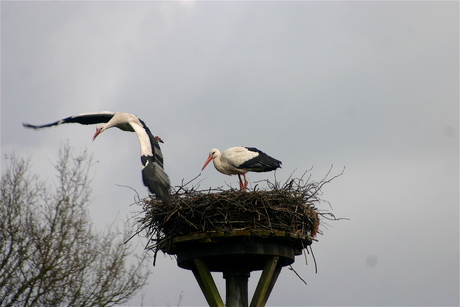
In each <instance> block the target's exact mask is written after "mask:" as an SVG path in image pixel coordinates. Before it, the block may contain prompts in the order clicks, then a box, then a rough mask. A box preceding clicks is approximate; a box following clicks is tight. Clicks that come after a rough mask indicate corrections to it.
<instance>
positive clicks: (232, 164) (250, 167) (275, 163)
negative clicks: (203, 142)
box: [201, 146, 281, 190]
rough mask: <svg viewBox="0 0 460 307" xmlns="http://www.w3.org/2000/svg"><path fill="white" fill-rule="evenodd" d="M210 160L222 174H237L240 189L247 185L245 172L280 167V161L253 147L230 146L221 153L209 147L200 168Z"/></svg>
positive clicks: (270, 169)
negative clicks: (206, 156) (207, 155)
mask: <svg viewBox="0 0 460 307" xmlns="http://www.w3.org/2000/svg"><path fill="white" fill-rule="evenodd" d="M211 160H212V162H213V164H214V167H215V168H216V169H217V170H218V171H219V172H221V173H222V174H226V175H238V179H239V180H240V189H242V190H246V189H247V187H248V181H247V179H246V173H247V172H269V171H273V170H275V169H277V168H279V167H281V161H279V160H277V159H275V158H272V157H270V156H269V155H267V154H266V153H264V152H262V151H260V150H258V149H257V148H255V147H243V146H237V147H231V148H228V149H226V150H224V151H223V152H222V153H221V152H220V151H219V149H217V148H214V149H211V151H210V152H209V157H208V159H207V160H206V162H205V163H204V165H203V167H202V168H201V170H202V171H203V170H204V168H205V167H206V166H207V165H208V163H209V162H211ZM241 175H243V177H244V183H243V181H242V180H241Z"/></svg>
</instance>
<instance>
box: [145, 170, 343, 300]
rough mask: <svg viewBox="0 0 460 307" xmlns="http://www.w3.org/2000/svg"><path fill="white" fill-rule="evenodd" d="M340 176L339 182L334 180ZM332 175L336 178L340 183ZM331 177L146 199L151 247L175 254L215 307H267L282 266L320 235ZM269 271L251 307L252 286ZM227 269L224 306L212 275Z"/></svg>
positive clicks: (262, 279)
mask: <svg viewBox="0 0 460 307" xmlns="http://www.w3.org/2000/svg"><path fill="white" fill-rule="evenodd" d="M333 178H335V177H333ZM333 178H332V179H333ZM329 181H330V180H323V181H320V182H312V183H305V184H303V182H302V184H300V182H301V181H295V180H291V181H290V182H288V183H286V184H285V185H284V186H283V187H278V186H272V189H270V190H263V191H259V190H254V191H249V192H242V191H238V190H228V191H216V190H205V191H193V190H192V191H185V190H183V188H181V189H182V193H180V192H176V194H174V195H172V197H171V201H170V202H168V203H166V202H162V201H159V200H157V199H155V198H149V199H145V200H144V201H143V205H144V212H145V217H144V218H143V219H142V220H141V221H140V222H141V225H142V229H146V230H147V233H148V236H149V244H148V246H147V249H150V250H152V251H153V252H154V254H155V257H156V255H157V253H158V252H159V251H162V252H164V253H167V254H170V255H175V256H176V258H177V263H178V265H179V266H180V267H182V268H184V269H188V270H192V271H193V273H194V274H195V277H196V279H197V281H198V283H199V285H200V287H201V289H202V291H203V293H204V295H205V297H206V299H207V301H208V303H209V305H210V306H264V305H265V303H266V301H267V299H268V296H269V294H270V292H271V290H272V288H273V286H274V284H275V281H276V279H277V277H278V274H279V272H280V270H281V268H282V267H284V266H287V265H290V264H292V263H293V262H294V260H295V256H297V255H300V254H302V251H303V250H304V249H306V248H307V247H308V246H309V245H311V244H312V242H313V241H314V240H315V237H316V236H317V234H318V233H319V225H320V217H324V216H326V217H327V216H328V215H331V216H332V214H330V213H321V212H319V210H318V209H317V205H318V203H319V202H322V200H321V199H320V198H319V195H320V192H321V191H320V190H321V187H322V186H323V185H324V184H325V183H327V182H329ZM255 270H262V274H261V277H260V280H259V283H258V285H257V288H256V290H255V293H254V296H253V299H252V301H251V304H250V305H248V299H247V281H248V278H249V275H250V272H252V271H255ZM211 271H216V272H223V276H224V278H225V279H226V285H227V300H226V304H224V303H223V301H222V299H221V298H220V295H219V293H218V291H217V288H216V286H215V283H214V281H213V279H212V276H211V274H210V272H211Z"/></svg>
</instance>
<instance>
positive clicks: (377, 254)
mask: <svg viewBox="0 0 460 307" xmlns="http://www.w3.org/2000/svg"><path fill="white" fill-rule="evenodd" d="M1 19H2V20H1V22H2V24H1V26H2V29H1V34H2V41H1V43H2V45H1V46H2V49H1V52H2V59H1V60H2V69H1V72H2V84H1V85H2V92H1V99H2V101H1V129H2V130H1V145H2V148H1V151H2V156H3V155H4V154H11V153H12V152H13V151H15V152H16V153H20V154H24V155H26V154H31V155H32V163H33V166H34V167H33V169H34V171H36V172H39V173H40V174H41V175H42V176H44V177H45V178H49V179H50V180H52V179H53V176H54V173H53V167H52V164H51V161H54V160H55V159H56V156H57V150H58V149H59V146H60V143H62V142H66V140H68V141H69V144H70V145H72V146H73V147H74V148H75V150H76V151H79V150H80V149H82V148H85V147H86V148H87V149H88V150H89V151H90V152H92V153H93V155H94V159H95V161H98V163H96V164H95V166H94V169H93V170H94V180H93V189H94V198H95V199H94V201H93V203H92V204H91V208H90V210H91V214H92V217H93V219H94V221H95V222H96V223H97V224H99V225H101V227H103V225H105V224H106V223H110V222H111V221H113V220H114V219H123V218H125V217H126V216H129V215H130V214H132V211H135V210H137V209H138V208H135V207H132V206H130V204H131V203H132V202H133V198H134V195H133V192H132V191H131V190H129V189H126V188H122V187H119V186H117V185H129V186H131V187H133V188H135V189H136V190H137V191H138V192H139V193H140V194H141V196H142V197H144V196H147V195H148V194H147V189H146V188H145V187H144V186H143V185H142V180H141V173H140V161H139V145H138V141H137V139H136V137H135V135H134V134H130V133H123V132H121V131H118V130H109V131H108V132H105V133H104V134H103V135H101V136H100V137H99V138H98V139H97V140H96V141H95V142H92V141H91V137H92V135H93V133H94V130H95V127H91V126H89V127H88V126H80V125H67V126H61V127H57V128H50V129H46V130H42V131H32V130H28V129H24V128H22V126H21V123H22V122H29V123H32V124H43V123H48V122H51V121H55V120H57V119H60V118H63V117H66V116H70V115H74V114H79V113H84V112H93V111H102V110H108V111H124V112H129V113H133V114H136V115H138V116H139V117H141V118H142V119H143V120H144V121H145V122H146V123H147V125H148V126H149V127H150V129H151V130H152V132H153V133H154V134H155V135H159V136H161V137H162V139H163V140H164V141H165V144H164V145H163V146H162V150H163V154H164V157H165V169H166V172H167V173H168V174H169V176H170V178H171V181H172V184H173V185H179V184H180V183H181V181H182V180H183V179H184V180H185V181H188V180H190V179H191V178H193V177H195V176H196V175H197V174H198V173H199V170H200V168H201V166H202V165H203V163H204V161H205V159H206V157H207V155H208V151H209V150H210V149H211V148H213V147H217V148H219V149H221V150H223V149H226V148H228V147H232V146H237V145H245V146H255V147H258V148H259V149H261V150H263V151H265V152H266V153H268V154H269V155H272V156H273V157H275V158H277V159H280V160H281V161H283V168H282V169H281V170H278V171H277V172H276V177H277V178H278V179H279V180H281V181H283V180H285V179H286V178H288V177H289V176H290V175H291V174H292V173H293V172H295V173H294V175H297V176H300V175H301V174H302V173H303V172H304V171H305V170H307V169H309V168H311V167H312V166H313V170H312V171H311V174H312V177H313V178H314V179H316V180H319V179H321V178H322V177H323V176H324V175H325V173H326V172H327V170H328V169H329V167H330V166H331V164H333V165H334V168H333V171H332V173H333V174H337V173H339V172H340V171H341V170H342V168H343V167H344V166H345V167H346V171H345V174H344V175H343V176H342V177H340V178H338V179H336V180H335V181H333V182H332V183H331V184H330V185H328V186H326V187H325V189H324V195H323V197H324V199H326V200H328V201H330V202H331V204H332V207H333V211H332V212H333V213H334V214H335V215H336V216H338V217H347V218H349V219H350V220H348V221H338V222H328V223H327V225H326V224H324V225H323V227H322V230H323V233H324V235H322V236H319V238H318V239H319V242H316V243H314V245H313V249H314V252H315V256H316V259H317V262H318V265H319V269H318V274H314V266H313V265H312V260H311V258H309V264H308V266H307V265H305V261H304V259H303V256H301V257H298V258H297V260H296V263H295V266H294V268H295V269H296V270H297V272H299V273H300V274H301V276H302V277H303V278H304V279H305V280H306V281H307V282H308V285H307V286H305V285H304V284H303V283H302V282H301V281H300V280H299V279H298V278H297V277H296V276H295V274H294V273H293V272H291V271H289V270H287V269H284V270H283V271H282V273H281V275H280V277H279V280H278V282H277V285H276V287H275V289H274V291H273V294H272V296H271V297H270V300H269V304H270V305H271V306H299V305H353V306H356V305H412V306H413V305H425V306H439V305H452V306H454V305H458V304H459V292H458V291H459V290H458V287H459V260H458V257H459V193H458V192H459V191H458V187H459V174H458V171H459V163H458V162H459V161H458V158H459V147H458V146H459V140H458V128H459V127H458V118H459V104H458V102H459V100H458V98H459V96H458V94H459V77H458V76H459V61H458V59H459V28H458V27H459V4H458V2H456V1H452V2H435V1H433V2H393V1H392V2H360V1H359V2H346V1H344V2H295V1H293V2H279V1H278V2H198V1H197V2H195V1H183V2H86V1H85V2H79V1H74V2H1ZM2 165H3V160H2ZM248 178H249V180H250V181H251V182H252V184H253V185H254V182H255V181H257V180H261V179H265V178H269V179H271V180H273V179H274V174H273V173H267V174H252V173H251V174H249V175H248ZM200 180H201V183H200V186H201V187H202V188H207V187H218V186H226V185H227V184H231V185H232V186H234V187H235V186H237V178H233V177H228V176H224V175H222V174H220V173H218V172H217V171H216V170H215V169H214V168H213V167H208V168H207V169H206V170H205V171H204V172H203V174H202V175H201V177H200ZM323 206H324V208H322V209H324V210H330V208H329V207H328V205H327V204H324V205H323ZM138 240H139V241H140V242H141V243H140V244H143V243H142V241H141V240H140V239H138ZM153 271H154V273H153V275H152V278H151V280H150V285H149V286H147V287H146V289H145V290H144V292H145V293H144V294H145V298H144V305H156V306H161V305H166V304H171V305H176V304H177V302H178V298H179V295H180V293H181V291H183V293H182V294H183V300H182V306H188V305H204V304H205V300H204V298H203V295H202V294H201V292H200V291H199V287H198V285H197V283H196V281H195V280H194V278H193V275H192V273H191V272H189V271H186V270H183V269H180V268H178V267H177V266H176V262H175V260H174V259H170V258H169V257H167V256H166V257H163V256H160V257H159V259H158V263H157V266H155V267H154V268H153ZM257 276H258V274H257V273H255V274H253V276H252V277H251V279H250V281H251V285H250V288H251V289H253V288H254V287H255V279H256V278H257ZM215 278H216V279H217V280H218V281H219V286H220V287H221V291H222V292H223V291H224V289H223V288H222V286H223V281H222V278H221V274H216V275H215ZM130 303H131V306H135V305H137V304H140V295H139V296H138V297H137V298H136V299H134V300H133V301H132V302H130Z"/></svg>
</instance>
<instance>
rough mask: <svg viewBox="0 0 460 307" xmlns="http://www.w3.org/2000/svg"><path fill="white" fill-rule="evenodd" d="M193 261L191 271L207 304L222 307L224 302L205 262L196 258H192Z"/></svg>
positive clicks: (212, 306)
mask: <svg viewBox="0 0 460 307" xmlns="http://www.w3.org/2000/svg"><path fill="white" fill-rule="evenodd" d="M193 262H194V264H195V268H193V269H192V272H193V274H194V275H195V278H196V280H197V282H198V284H199V285H200V288H201V291H203V294H204V296H205V298H206V301H207V302H208V304H209V306H211V307H224V306H225V305H224V302H223V301H222V298H221V297H220V294H219V290H217V287H216V283H215V282H214V279H213V278H212V275H211V272H210V271H209V268H208V266H207V265H206V263H205V262H204V261H202V260H201V259H198V258H196V259H194V260H193Z"/></svg>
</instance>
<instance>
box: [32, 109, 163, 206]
mask: <svg viewBox="0 0 460 307" xmlns="http://www.w3.org/2000/svg"><path fill="white" fill-rule="evenodd" d="M67 123H78V124H82V125H92V124H99V123H105V124H101V125H98V126H97V127H96V133H95V134H94V136H93V140H95V139H96V137H97V136H98V135H99V134H101V133H102V132H104V131H105V130H107V129H109V128H112V127H117V128H119V129H121V130H123V131H130V132H136V134H137V137H138V139H139V143H140V147H141V162H142V181H143V182H144V185H145V186H147V187H148V189H149V190H150V192H151V193H154V194H155V195H156V196H157V197H158V198H160V199H162V200H166V201H167V200H169V197H170V183H169V177H168V175H167V174H166V173H165V171H164V169H163V154H162V153H161V149H160V145H159V144H158V142H161V143H163V141H162V140H161V139H160V138H159V137H157V136H153V135H152V133H151V132H150V129H149V128H148V127H147V126H146V125H145V123H144V122H143V121H142V120H141V119H140V118H139V117H137V116H135V115H133V114H129V113H124V112H116V113H115V112H108V111H103V112H95V113H84V114H79V115H74V116H69V117H66V118H64V119H61V120H58V121H56V122H53V123H50V124H45V125H31V124H23V126H24V127H27V128H33V129H41V128H46V127H51V126H58V125H61V124H67Z"/></svg>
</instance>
